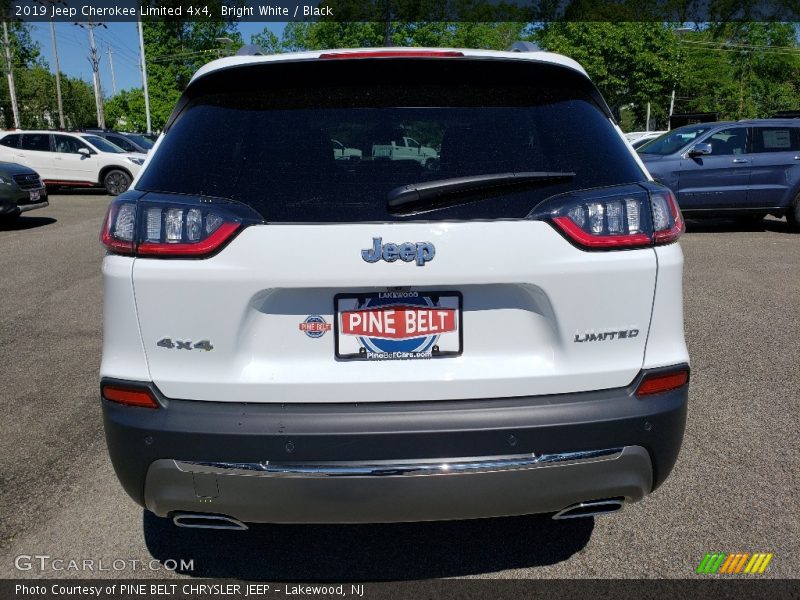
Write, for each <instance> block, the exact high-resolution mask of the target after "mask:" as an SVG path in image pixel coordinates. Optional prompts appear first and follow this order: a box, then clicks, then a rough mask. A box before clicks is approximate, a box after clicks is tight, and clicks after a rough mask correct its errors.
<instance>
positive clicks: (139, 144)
mask: <svg viewBox="0 0 800 600" xmlns="http://www.w3.org/2000/svg"><path fill="white" fill-rule="evenodd" d="M85 133H91V134H92V135H96V136H98V137H102V138H105V139H107V140H108V141H109V142H111V143H112V144H114V145H116V146H119V147H120V148H122V149H123V150H124V151H125V152H139V153H142V154H147V153H148V152H150V149H151V148H152V147H153V146H154V145H155V142H154V141H153V140H151V139H150V138H149V137H147V136H146V135H144V134H141V133H124V132H121V131H111V130H108V129H86V130H85Z"/></svg>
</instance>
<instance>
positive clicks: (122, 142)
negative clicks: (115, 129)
mask: <svg viewBox="0 0 800 600" xmlns="http://www.w3.org/2000/svg"><path fill="white" fill-rule="evenodd" d="M106 139H107V140H108V141H109V142H111V143H112V144H115V145H117V146H119V147H120V148H122V149H123V150H125V152H137V151H138V150H137V148H136V146H134V145H133V144H131V143H130V142H129V141H128V140H126V139H125V138H124V137H122V136H119V135H107V136H106Z"/></svg>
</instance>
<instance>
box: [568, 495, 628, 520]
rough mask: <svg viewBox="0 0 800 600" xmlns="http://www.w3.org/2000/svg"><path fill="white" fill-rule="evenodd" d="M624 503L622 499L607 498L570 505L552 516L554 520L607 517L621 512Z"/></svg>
mask: <svg viewBox="0 0 800 600" xmlns="http://www.w3.org/2000/svg"><path fill="white" fill-rule="evenodd" d="M624 505H625V501H624V500H623V499H622V498H609V499H607V500H590V501H588V502H579V503H578V504H572V505H571V506H568V507H567V508H565V509H563V510H560V511H558V512H557V513H556V514H554V515H553V519H554V520H557V521H558V520H561V519H580V518H582V517H596V516H599V515H607V514H609V513H615V512H618V511H620V510H622V507H623V506H624Z"/></svg>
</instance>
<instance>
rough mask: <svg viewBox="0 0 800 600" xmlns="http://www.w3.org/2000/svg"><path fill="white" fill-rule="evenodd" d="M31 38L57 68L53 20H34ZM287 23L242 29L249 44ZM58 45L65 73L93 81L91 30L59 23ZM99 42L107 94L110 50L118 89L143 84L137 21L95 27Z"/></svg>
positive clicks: (244, 24) (249, 24) (278, 31)
mask: <svg viewBox="0 0 800 600" xmlns="http://www.w3.org/2000/svg"><path fill="white" fill-rule="evenodd" d="M30 25H31V37H32V38H33V40H34V41H35V42H38V43H39V47H40V49H41V52H42V56H44V58H45V60H46V61H47V64H48V65H50V70H51V71H52V70H53V69H54V61H53V44H52V42H51V40H50V25H49V23H31V24H30ZM285 25H286V23H253V22H242V23H239V24H238V26H239V32H240V33H241V34H242V38H243V39H244V41H245V43H250V36H251V35H253V34H255V33H261V32H262V31H263V30H264V28H265V27H266V28H268V29H270V30H271V31H272V32H274V33H275V35H277V36H278V37H280V35H281V32H282V31H283V28H284V26H285ZM55 29H56V44H57V46H58V60H59V63H60V67H61V72H62V73H64V74H66V75H69V76H70V77H80V78H81V79H83V80H84V81H86V82H87V83H91V82H92V67H91V64H90V63H89V32H88V31H87V30H86V29H83V28H81V27H78V26H77V25H73V24H71V23H56V24H55ZM94 31H95V45H96V46H97V50H98V52H99V53H100V56H101V58H102V61H101V63H100V82H101V86H102V88H103V95H104V96H106V97H110V96H112V95H113V86H112V81H111V67H110V63H109V58H108V49H109V48H111V57H112V61H113V64H114V80H115V81H114V83H115V84H116V90H117V91H120V90H126V89H130V88H135V87H142V76H141V73H140V72H139V34H138V31H137V29H136V23H107V24H106V28H103V27H97V28H96V29H95V30H94Z"/></svg>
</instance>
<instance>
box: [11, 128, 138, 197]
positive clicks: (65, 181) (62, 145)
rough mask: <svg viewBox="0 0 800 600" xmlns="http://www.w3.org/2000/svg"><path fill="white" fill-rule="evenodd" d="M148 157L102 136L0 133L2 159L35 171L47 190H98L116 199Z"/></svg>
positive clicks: (28, 132) (43, 132)
mask: <svg viewBox="0 0 800 600" xmlns="http://www.w3.org/2000/svg"><path fill="white" fill-rule="evenodd" d="M145 158H146V156H145V155H144V154H140V153H133V152H125V151H124V150H122V148H120V147H119V146H115V145H114V144H112V143H111V142H109V141H107V140H105V139H103V138H102V137H99V136H96V135H93V134H88V133H72V132H61V131H13V132H8V133H4V134H0V160H6V161H11V162H16V163H19V164H22V165H25V166H27V167H30V168H31V169H33V170H35V171H36V172H37V173H39V175H41V178H42V180H43V181H44V183H45V184H46V185H47V186H48V187H54V188H55V187H97V186H101V187H104V188H105V189H106V191H107V192H108V193H109V194H111V195H113V196H116V195H117V194H121V193H122V192H124V191H125V190H127V189H128V187H129V186H130V184H131V181H133V178H134V177H136V175H137V173H138V172H139V169H140V168H141V166H142V164H144V161H145Z"/></svg>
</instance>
